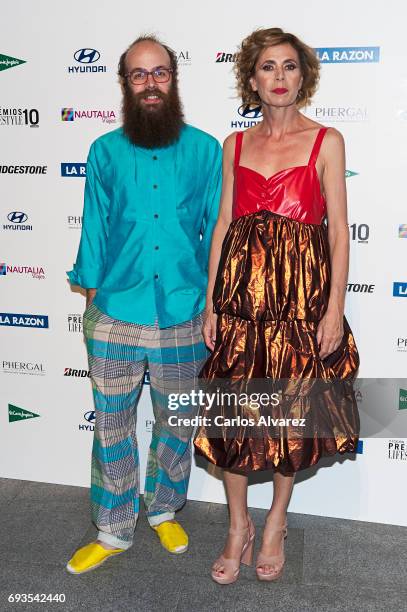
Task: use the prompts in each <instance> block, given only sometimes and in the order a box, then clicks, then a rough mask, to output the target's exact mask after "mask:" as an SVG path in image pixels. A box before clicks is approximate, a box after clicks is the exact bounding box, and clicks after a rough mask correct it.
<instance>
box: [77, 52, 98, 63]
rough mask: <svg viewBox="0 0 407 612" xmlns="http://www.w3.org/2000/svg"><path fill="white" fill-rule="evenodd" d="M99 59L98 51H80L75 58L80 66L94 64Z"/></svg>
mask: <svg viewBox="0 0 407 612" xmlns="http://www.w3.org/2000/svg"><path fill="white" fill-rule="evenodd" d="M99 57H100V53H99V51H96V49H78V51H75V53H74V58H75V59H76V61H77V62H79V63H80V64H94V63H95V62H97V61H98V59H99Z"/></svg>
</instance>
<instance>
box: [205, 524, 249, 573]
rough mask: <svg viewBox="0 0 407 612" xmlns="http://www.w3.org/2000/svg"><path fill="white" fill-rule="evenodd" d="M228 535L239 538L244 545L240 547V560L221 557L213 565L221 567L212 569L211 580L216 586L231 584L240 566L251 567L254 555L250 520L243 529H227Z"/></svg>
mask: <svg viewBox="0 0 407 612" xmlns="http://www.w3.org/2000/svg"><path fill="white" fill-rule="evenodd" d="M229 533H230V534H231V535H234V536H241V537H242V539H243V540H245V543H244V545H243V547H242V552H241V554H240V558H238V559H226V558H225V557H224V556H223V555H221V556H220V557H219V558H218V559H216V561H215V563H219V564H220V565H222V569H220V570H214V569H212V572H211V576H212V579H213V580H214V581H215V582H217V583H218V584H232V583H233V582H236V580H237V579H238V577H239V572H240V564H241V563H243V564H244V565H252V563H253V553H254V538H255V529H254V525H253V523H252V521H251V519H250V518H249V519H248V526H247V527H246V528H245V529H229Z"/></svg>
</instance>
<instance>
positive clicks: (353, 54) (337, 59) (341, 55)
mask: <svg viewBox="0 0 407 612" xmlns="http://www.w3.org/2000/svg"><path fill="white" fill-rule="evenodd" d="M315 53H316V54H317V57H318V59H319V61H320V62H321V64H366V63H377V62H380V47H317V48H316V49H315Z"/></svg>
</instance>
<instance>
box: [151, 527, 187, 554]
mask: <svg viewBox="0 0 407 612" xmlns="http://www.w3.org/2000/svg"><path fill="white" fill-rule="evenodd" d="M153 529H154V531H156V532H157V534H158V537H159V538H160V542H161V544H162V546H163V547H164V548H165V549H166V550H168V552H170V553H173V554H176V555H179V554H181V553H183V552H185V551H186V550H187V549H188V536H187V534H186V533H185V531H184V530H183V528H182V527H181V525H180V524H179V523H177V522H176V521H174V522H172V521H164V522H163V523H160V524H159V525H155V526H154V527H153Z"/></svg>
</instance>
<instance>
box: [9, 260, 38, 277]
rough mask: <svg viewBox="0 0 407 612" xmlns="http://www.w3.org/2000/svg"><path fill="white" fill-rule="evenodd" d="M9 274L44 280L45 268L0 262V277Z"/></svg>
mask: <svg viewBox="0 0 407 612" xmlns="http://www.w3.org/2000/svg"><path fill="white" fill-rule="evenodd" d="M10 274H11V275H12V276H14V275H16V274H17V275H20V274H22V275H24V276H31V277H32V278H36V279H38V280H44V278H45V270H44V268H43V267H42V266H16V265H13V264H6V263H4V262H0V277H1V276H9V275H10Z"/></svg>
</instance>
